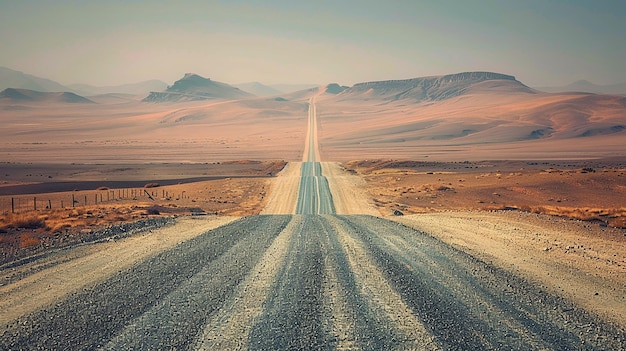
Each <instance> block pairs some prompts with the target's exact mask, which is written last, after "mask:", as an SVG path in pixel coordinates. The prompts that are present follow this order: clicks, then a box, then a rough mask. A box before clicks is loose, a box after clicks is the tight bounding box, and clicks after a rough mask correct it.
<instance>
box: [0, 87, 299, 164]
mask: <svg viewBox="0 0 626 351" xmlns="http://www.w3.org/2000/svg"><path fill="white" fill-rule="evenodd" d="M101 101H105V103H102V104H89V105H88V106H86V105H80V106H77V105H69V104H61V103H56V104H33V103H22V104H16V103H0V120H1V121H2V124H0V134H1V135H2V139H1V140H0V160H2V161H20V162H89V163H93V162H138V161H139V162H185V161H191V162H208V161H223V160H233V159H266V160H267V159H292V160H296V159H299V158H301V157H302V156H301V155H302V140H303V138H304V133H305V131H306V108H307V105H306V103H301V102H288V101H276V100H273V99H254V100H249V101H224V100H211V101H196V102H185V103H145V102H138V101H129V100H125V99H102V100H101Z"/></svg>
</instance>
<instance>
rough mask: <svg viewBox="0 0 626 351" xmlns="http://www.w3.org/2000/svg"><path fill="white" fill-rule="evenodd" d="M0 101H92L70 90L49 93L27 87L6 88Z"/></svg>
mask: <svg viewBox="0 0 626 351" xmlns="http://www.w3.org/2000/svg"><path fill="white" fill-rule="evenodd" d="M0 101H9V102H13V103H17V102H48V103H49V102H59V103H67V104H93V103H94V102H93V101H91V100H89V99H87V98H85V97H82V96H80V95H76V94H74V93H70V92H63V93H51V92H41V91H35V90H29V89H14V88H7V89H4V90H3V91H2V92H0Z"/></svg>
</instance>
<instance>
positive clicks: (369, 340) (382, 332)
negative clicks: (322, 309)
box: [315, 216, 402, 350]
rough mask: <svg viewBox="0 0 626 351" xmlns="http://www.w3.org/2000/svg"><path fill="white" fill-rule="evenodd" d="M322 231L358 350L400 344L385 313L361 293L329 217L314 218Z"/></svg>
mask: <svg viewBox="0 0 626 351" xmlns="http://www.w3.org/2000/svg"><path fill="white" fill-rule="evenodd" d="M315 220H316V222H317V223H319V224H318V226H319V228H320V229H319V231H320V233H321V234H322V241H323V246H324V248H325V249H326V250H325V251H326V253H327V255H328V256H329V259H330V260H331V262H332V267H330V268H331V269H333V270H334V271H335V274H336V275H337V281H338V283H339V285H340V286H339V289H338V290H339V291H340V293H341V294H342V295H344V296H346V300H347V305H348V306H347V307H348V308H349V310H350V312H349V313H348V314H349V315H350V316H351V317H352V318H353V319H354V321H353V322H354V324H355V329H356V330H355V333H356V343H357V345H358V349H359V350H392V349H397V347H398V346H400V345H401V342H402V335H401V334H399V333H397V332H395V331H394V330H392V329H391V328H390V327H389V326H390V321H389V320H388V319H387V318H386V316H384V315H378V314H377V312H376V311H374V310H371V309H370V307H369V305H368V303H367V300H366V297H365V296H363V295H362V294H361V287H360V286H359V285H358V284H357V282H356V280H355V278H354V273H353V272H352V270H351V269H350V264H349V263H348V258H347V256H346V253H345V252H344V251H343V248H342V246H341V244H340V243H339V240H338V237H337V235H338V234H337V232H336V231H335V228H334V227H333V226H332V225H331V224H330V223H329V222H328V219H326V218H322V217H317V216H316V217H315Z"/></svg>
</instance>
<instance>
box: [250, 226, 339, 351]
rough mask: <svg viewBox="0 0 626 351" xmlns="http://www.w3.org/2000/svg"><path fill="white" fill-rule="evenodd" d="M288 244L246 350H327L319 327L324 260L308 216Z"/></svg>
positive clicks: (324, 333)
mask: <svg viewBox="0 0 626 351" xmlns="http://www.w3.org/2000/svg"><path fill="white" fill-rule="evenodd" d="M303 218H304V221H303V223H302V225H301V226H300V225H299V226H298V228H297V229H296V230H295V233H294V234H295V235H294V236H293V238H292V241H291V243H290V245H289V251H288V256H287V259H286V260H285V263H284V265H283V267H282V268H281V269H280V271H279V273H278V276H277V280H276V282H275V284H274V285H273V287H272V289H271V292H270V297H269V299H268V300H267V301H266V302H265V306H266V308H265V311H264V313H263V314H262V316H261V318H260V319H259V320H258V321H257V323H256V324H255V325H254V326H253V327H252V331H251V332H250V337H249V339H248V343H249V344H248V347H249V349H250V350H307V349H315V350H330V349H331V344H330V343H329V340H328V337H327V335H328V333H327V331H326V330H324V328H323V327H322V323H323V316H322V309H323V301H324V296H323V281H324V270H325V267H324V257H323V252H322V247H321V243H320V237H319V234H318V232H317V231H316V230H315V229H316V228H315V226H314V225H312V222H311V218H312V217H311V216H304V217H303Z"/></svg>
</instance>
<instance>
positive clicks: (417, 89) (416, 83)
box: [345, 72, 532, 101]
mask: <svg viewBox="0 0 626 351" xmlns="http://www.w3.org/2000/svg"><path fill="white" fill-rule="evenodd" d="M485 81H505V82H506V83H507V84H508V85H515V86H516V87H517V88H519V91H520V92H526V93H530V92H532V89H530V88H528V87H527V86H525V85H524V84H522V83H520V82H519V81H517V80H516V79H515V77H514V76H510V75H506V74H500V73H493V72H463V73H455V74H448V75H443V76H430V77H421V78H413V79H404V80H387V81H377V82H367V83H358V84H355V85H354V86H353V87H352V88H350V89H347V90H346V92H345V93H346V94H349V93H365V92H370V93H373V94H374V95H378V96H380V97H382V98H383V99H385V100H398V99H405V98H412V99H417V100H419V101H423V100H445V99H449V98H451V97H455V96H459V95H461V94H463V93H464V92H466V90H467V89H468V88H469V87H471V86H473V85H475V84H478V83H481V82H485Z"/></svg>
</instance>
